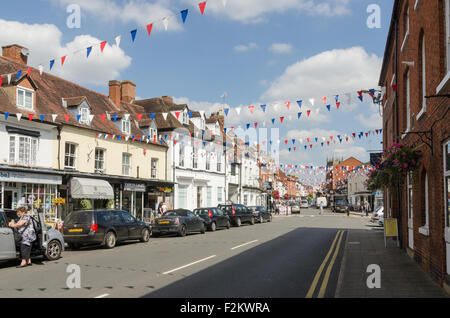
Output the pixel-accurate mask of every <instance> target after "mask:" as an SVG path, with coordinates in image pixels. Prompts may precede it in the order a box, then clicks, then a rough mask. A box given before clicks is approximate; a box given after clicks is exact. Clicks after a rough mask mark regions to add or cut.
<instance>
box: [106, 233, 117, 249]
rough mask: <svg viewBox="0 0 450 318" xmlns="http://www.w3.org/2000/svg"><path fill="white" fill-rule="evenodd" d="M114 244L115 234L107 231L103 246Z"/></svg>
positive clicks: (108, 246)
mask: <svg viewBox="0 0 450 318" xmlns="http://www.w3.org/2000/svg"><path fill="white" fill-rule="evenodd" d="M114 246H116V235H115V234H114V233H113V232H111V231H109V232H108V233H106V235H105V248H108V249H110V248H114Z"/></svg>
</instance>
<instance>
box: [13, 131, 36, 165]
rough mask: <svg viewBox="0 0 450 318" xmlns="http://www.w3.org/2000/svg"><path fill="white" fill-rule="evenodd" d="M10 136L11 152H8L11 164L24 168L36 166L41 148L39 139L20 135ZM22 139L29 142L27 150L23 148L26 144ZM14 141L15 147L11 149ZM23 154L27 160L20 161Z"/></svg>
mask: <svg viewBox="0 0 450 318" xmlns="http://www.w3.org/2000/svg"><path fill="white" fill-rule="evenodd" d="M8 136H9V150H8V153H9V159H8V162H9V164H14V165H22V166H36V163H37V153H38V148H39V138H36V137H31V136H25V135H20V134H8ZM21 138H23V139H25V142H27V144H28V148H25V149H22V148H21V145H22V144H23V145H25V143H22V142H21ZM13 140H14V145H13V147H11V143H12V141H13ZM33 144H34V145H33ZM12 150H13V151H12ZM22 154H24V155H26V158H25V160H21V159H20V158H21V155H22ZM12 157H14V158H12Z"/></svg>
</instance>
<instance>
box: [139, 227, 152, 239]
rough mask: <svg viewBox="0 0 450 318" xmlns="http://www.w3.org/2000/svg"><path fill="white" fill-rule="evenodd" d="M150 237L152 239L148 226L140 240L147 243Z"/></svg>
mask: <svg viewBox="0 0 450 318" xmlns="http://www.w3.org/2000/svg"><path fill="white" fill-rule="evenodd" d="M149 239H150V232H149V230H148V229H147V228H144V229H143V230H142V233H141V239H140V241H141V242H144V243H146V242H148V240H149Z"/></svg>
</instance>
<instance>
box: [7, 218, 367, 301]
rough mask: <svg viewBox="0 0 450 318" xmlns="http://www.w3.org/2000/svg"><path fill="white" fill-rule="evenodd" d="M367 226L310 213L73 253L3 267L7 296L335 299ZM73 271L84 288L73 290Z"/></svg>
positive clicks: (353, 220) (351, 220)
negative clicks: (355, 234) (357, 232)
mask: <svg viewBox="0 0 450 318" xmlns="http://www.w3.org/2000/svg"><path fill="white" fill-rule="evenodd" d="M366 223H367V221H366V220H363V219H362V218H361V217H347V216H345V215H334V214H331V213H329V212H326V213H324V214H323V215H318V212H317V210H313V209H308V210H306V211H305V210H303V211H302V214H301V215H292V216H277V217H274V218H273V222H271V223H264V224H255V225H253V226H252V225H243V226H241V227H239V228H235V227H233V228H231V229H229V230H217V231H216V232H207V233H206V234H203V235H202V234H192V235H188V236H186V237H182V238H181V237H174V236H162V237H160V238H151V239H150V241H149V242H148V243H136V242H130V243H125V244H121V245H119V246H117V247H116V248H114V249H111V250H106V249H102V248H96V247H93V248H83V249H81V250H78V251H69V250H68V251H65V252H64V254H63V257H62V258H61V259H59V260H57V261H53V262H48V261H43V262H41V263H35V264H34V265H33V266H31V267H27V268H23V269H16V268H15V265H16V263H15V262H14V263H12V262H9V263H6V264H0V297H68V298H71V297H83V298H95V297H98V298H107V297H108V298H109V297H168V298H171V297H177V298H181V297H182V298H197V297H201V298H204V297H206V298H210V297H223V298H232V297H233V298H236V297H237V298H240V297H252V298H253V297H259V298H299V297H301V298H303V297H334V295H335V292H336V286H337V282H338V277H339V271H340V265H341V259H342V251H343V246H344V242H345V238H346V235H347V234H348V231H349V230H351V229H358V228H364V225H365V224H366ZM71 264H76V265H78V266H79V268H80V274H81V277H80V278H81V280H80V282H81V288H72V289H71V288H68V287H67V286H68V285H67V279H68V277H69V275H70V274H71V273H68V272H67V268H68V266H69V265H71Z"/></svg>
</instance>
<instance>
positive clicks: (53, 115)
mask: <svg viewBox="0 0 450 318" xmlns="http://www.w3.org/2000/svg"><path fill="white" fill-rule="evenodd" d="M56 117H58V114H52V119H53V122H55V120H56Z"/></svg>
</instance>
